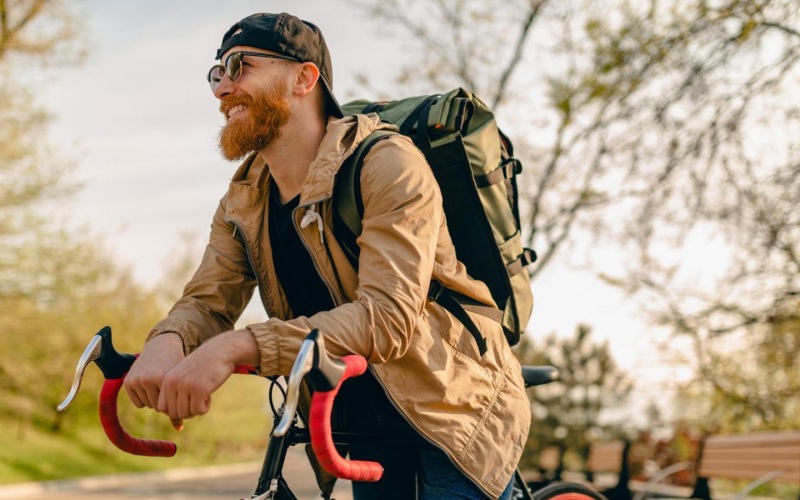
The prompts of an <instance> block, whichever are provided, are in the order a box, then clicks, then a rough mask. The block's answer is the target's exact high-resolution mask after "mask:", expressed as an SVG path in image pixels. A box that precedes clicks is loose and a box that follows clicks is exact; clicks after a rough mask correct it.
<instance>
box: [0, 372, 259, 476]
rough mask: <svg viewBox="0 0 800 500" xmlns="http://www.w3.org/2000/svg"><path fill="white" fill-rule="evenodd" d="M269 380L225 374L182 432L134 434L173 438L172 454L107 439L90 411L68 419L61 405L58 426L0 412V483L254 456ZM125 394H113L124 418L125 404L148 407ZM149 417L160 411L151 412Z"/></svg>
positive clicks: (129, 407)
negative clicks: (131, 448)
mask: <svg viewBox="0 0 800 500" xmlns="http://www.w3.org/2000/svg"><path fill="white" fill-rule="evenodd" d="M268 385H269V383H268V382H267V381H266V380H264V379H260V378H258V377H252V376H235V377H232V378H231V379H230V380H229V382H228V383H226V384H225V386H223V387H222V389H220V390H219V391H218V392H217V393H215V395H214V398H213V403H212V406H211V411H210V412H209V413H208V414H207V415H204V416H202V417H198V418H195V419H191V420H188V421H187V422H186V425H185V429H184V431H183V432H181V433H177V432H175V431H169V432H166V433H165V432H164V431H160V432H157V433H156V434H162V435H144V436H137V437H145V438H154V439H169V440H172V441H175V442H176V444H177V445H178V453H177V455H176V456H175V457H172V458H153V457H137V456H133V455H128V454H126V453H124V452H122V451H120V450H118V449H116V448H115V447H114V446H113V445H112V444H111V443H109V442H108V440H107V439H106V437H105V434H104V433H103V430H102V428H101V426H100V422H99V419H98V418H97V416H96V415H93V416H75V417H74V418H72V419H71V417H70V414H69V413H67V414H66V416H65V420H64V426H63V429H64V430H63V431H61V432H58V433H52V432H47V431H44V430H41V429H37V428H36V427H33V426H29V425H25V424H23V423H21V422H20V421H19V419H15V418H13V417H0V443H2V445H0V484H8V483H19V482H27V481H45V480H54V479H66V478H74V477H81V476H95V475H103V474H113V473H122V472H135V471H148V470H162V469H168V468H175V467H188V466H200V465H209V464H224V463H235V462H242V461H250V460H258V459H260V458H261V457H262V456H263V453H264V451H265V449H266V442H267V434H268V432H269V430H270V429H271V427H272V416H271V412H269V410H268V409H267V403H266V393H267V387H268ZM78 397H80V395H79V396H78ZM125 399H126V398H125V396H124V394H123V395H120V405H119V406H120V410H119V411H120V420H122V422H123V424H124V422H125V421H126V415H127V416H128V418H130V415H129V413H131V412H136V411H148V412H149V411H151V410H136V409H135V408H134V407H133V406H132V405H130V404H129V403H123V400H125ZM148 419H153V420H155V419H166V417H165V416H162V415H158V414H155V413H154V414H153V415H152V416H148ZM159 424H161V422H159ZM163 427H164V425H158V426H155V427H154V428H156V430H158V429H163ZM154 432H155V431H154Z"/></svg>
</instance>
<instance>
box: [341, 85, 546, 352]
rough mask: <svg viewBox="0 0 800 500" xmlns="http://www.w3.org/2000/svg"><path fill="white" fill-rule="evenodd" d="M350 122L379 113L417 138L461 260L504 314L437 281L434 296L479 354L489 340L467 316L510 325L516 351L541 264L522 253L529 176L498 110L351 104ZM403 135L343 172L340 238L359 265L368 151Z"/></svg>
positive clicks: (459, 95) (427, 101) (457, 93)
mask: <svg viewBox="0 0 800 500" xmlns="http://www.w3.org/2000/svg"><path fill="white" fill-rule="evenodd" d="M342 108H343V110H344V112H345V114H346V115H350V114H358V113H363V114H367V113H373V112H374V113H378V116H380V118H381V120H382V121H384V122H388V123H391V124H394V125H396V126H397V127H399V129H400V133H401V134H404V135H407V136H409V137H410V138H411V139H413V141H414V144H416V146H417V147H418V148H419V149H420V150H421V151H422V153H423V154H424V155H425V158H426V159H427V160H428V163H429V164H430V166H431V169H432V170H433V174H434V176H435V177H436V180H437V182H438V184H439V187H440V189H441V191H442V197H443V203H444V212H445V216H446V217H447V226H448V228H449V230H450V236H451V238H452V240H453V244H454V246H455V250H456V256H457V258H458V260H459V261H461V262H462V263H463V264H464V265H465V266H466V268H467V272H468V273H469V275H470V276H471V277H472V278H474V279H478V280H481V281H483V282H484V283H486V285H487V286H488V287H489V290H491V293H492V297H493V298H494V300H495V302H496V303H497V305H498V307H499V309H500V311H497V310H496V309H494V308H491V311H493V312H494V315H492V314H491V312H490V311H488V310H489V309H490V308H488V307H485V306H484V307H483V308H481V307H480V306H481V304H477V303H475V302H474V301H471V300H470V299H468V298H467V297H464V296H462V295H460V294H458V293H456V292H453V291H450V290H448V289H446V288H444V287H442V286H441V285H440V284H438V283H436V282H434V283H432V286H431V291H430V293H429V297H430V298H431V299H432V300H436V302H437V303H439V304H440V305H442V306H443V307H445V308H446V309H447V310H448V311H450V312H451V313H452V314H454V315H455V316H456V318H458V319H459V320H460V321H461V322H462V323H463V324H464V325H465V326H466V327H467V328H468V329H469V330H470V333H471V334H472V335H473V337H475V340H476V342H477V343H478V347H479V350H480V351H481V354H483V353H484V352H485V350H486V345H485V341H484V339H483V337H482V335H480V332H479V331H477V328H476V326H475V325H474V323H473V322H472V321H471V319H470V318H469V316H468V315H467V314H465V313H464V310H470V311H475V312H478V313H481V314H484V315H487V316H490V317H494V318H495V319H496V320H498V321H500V322H501V323H502V325H503V329H504V331H505V334H506V338H507V340H508V342H509V344H510V345H515V344H516V343H517V342H519V339H520V335H521V334H522V332H523V331H524V330H525V326H526V325H527V323H528V319H529V318H530V315H531V310H532V309H533V293H532V292H531V287H530V276H529V274H528V271H527V269H526V266H527V265H529V264H531V263H532V262H534V261H535V260H536V253H535V252H533V250H530V249H526V248H523V246H522V238H521V235H520V218H519V208H518V195H517V183H516V178H515V176H516V174H518V173H520V171H521V170H522V167H521V164H520V162H519V161H518V160H517V159H516V158H514V157H513V147H512V145H511V142H510V141H509V140H508V138H507V137H506V136H505V135H503V133H502V132H500V130H499V129H498V128H497V124H496V122H495V119H494V115H493V114H492V112H491V110H490V109H489V108H488V107H487V106H486V105H485V104H484V103H483V102H481V100H480V99H478V98H477V97H476V96H475V95H474V94H472V93H471V92H467V91H466V90H464V89H456V90H453V91H451V92H449V93H447V94H441V95H431V96H421V97H411V98H408V99H402V100H397V101H391V102H369V101H365V100H359V101H353V102H349V103H347V104H345V105H343V106H342ZM395 133H396V132H390V131H385V130H384V131H376V132H373V133H372V134H371V135H370V136H369V137H368V138H367V139H366V140H365V141H364V142H363V143H362V144H361V145H360V146H359V147H358V148H357V149H356V151H355V152H354V153H353V155H352V156H351V157H350V158H349V159H348V160H347V161H346V162H345V164H344V165H343V166H342V168H341V170H340V172H339V175H338V176H337V185H336V188H335V190H334V205H335V209H334V226H335V227H334V232H335V234H336V237H337V240H338V241H339V242H340V244H341V245H342V247H343V249H344V250H345V252H346V253H347V254H348V258H349V259H350V261H351V262H352V263H353V264H354V265H357V263H358V252H359V250H358V245H357V244H356V238H357V237H358V236H359V235H360V234H361V219H362V217H363V214H364V206H363V203H362V200H361V193H360V173H361V164H362V162H363V160H364V157H366V155H367V153H369V150H370V149H371V148H372V146H374V145H375V144H376V143H378V142H379V141H380V140H382V139H384V138H386V137H389V136H391V135H393V134H395Z"/></svg>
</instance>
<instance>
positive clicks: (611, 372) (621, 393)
mask: <svg viewBox="0 0 800 500" xmlns="http://www.w3.org/2000/svg"><path fill="white" fill-rule="evenodd" d="M517 356H518V358H519V359H520V360H521V362H522V363H524V364H544V365H552V366H555V367H556V368H558V370H559V375H560V376H559V381H558V382H555V383H551V384H548V385H545V386H541V387H537V388H535V389H531V392H532V393H533V394H532V397H531V401H532V405H531V407H532V410H533V422H532V424H531V432H530V433H529V435H528V442H527V444H526V448H527V449H528V450H529V452H528V453H526V456H527V457H528V459H530V458H532V457H534V456H536V455H537V454H538V452H539V451H541V450H542V449H543V448H544V447H546V446H553V445H555V446H559V447H560V448H561V449H562V450H565V452H566V454H568V455H571V456H572V457H573V459H574V460H576V462H577V463H575V464H573V469H574V470H579V469H581V468H582V467H583V462H584V461H585V460H586V458H587V456H588V450H589V446H590V444H591V442H592V441H594V440H611V439H614V438H619V437H623V436H624V432H625V431H623V429H624V427H623V426H622V425H620V424H615V423H612V422H610V421H608V419H607V418H604V415H603V412H604V411H608V410H613V409H616V408H619V407H620V406H621V405H623V404H624V403H625V401H626V400H627V398H628V396H629V394H630V392H631V390H632V389H633V383H632V381H631V380H630V379H629V378H628V377H627V375H626V374H625V373H624V372H622V371H621V370H620V369H619V368H618V367H617V364H616V362H615V361H614V359H613V357H612V355H611V352H610V350H609V348H608V344H607V343H595V342H593V341H592V339H591V328H590V327H588V326H586V325H581V326H579V327H578V328H577V329H576V332H575V336H574V337H571V338H560V337H558V336H557V335H555V334H552V335H550V336H548V337H547V338H545V339H544V340H543V342H542V344H541V345H537V344H535V343H532V342H530V341H529V340H528V338H527V337H525V338H524V340H523V342H522V343H521V344H520V347H519V349H518V350H517Z"/></svg>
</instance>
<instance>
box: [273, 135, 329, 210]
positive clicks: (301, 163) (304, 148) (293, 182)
mask: <svg viewBox="0 0 800 500" xmlns="http://www.w3.org/2000/svg"><path fill="white" fill-rule="evenodd" d="M325 128H326V123H325V122H323V121H321V120H307V121H305V122H301V121H300V120H290V121H289V122H288V123H286V125H284V126H283V128H282V129H281V135H280V137H278V138H277V139H276V140H275V141H274V142H273V143H272V144H270V145H269V146H267V147H266V148H264V149H262V150H261V151H260V154H261V156H263V158H264V160H265V161H266V163H267V165H269V171H270V175H271V176H272V179H273V180H274V181H275V185H276V186H277V188H278V191H279V192H280V199H281V203H286V202H288V201H289V200H291V199H293V198H294V197H295V196H297V195H298V194H300V189H301V188H302V186H303V182H304V181H305V179H306V176H307V175H308V169H309V167H310V166H311V162H312V161H314V158H316V156H317V149H319V144H320V142H322V137H323V136H324V135H325Z"/></svg>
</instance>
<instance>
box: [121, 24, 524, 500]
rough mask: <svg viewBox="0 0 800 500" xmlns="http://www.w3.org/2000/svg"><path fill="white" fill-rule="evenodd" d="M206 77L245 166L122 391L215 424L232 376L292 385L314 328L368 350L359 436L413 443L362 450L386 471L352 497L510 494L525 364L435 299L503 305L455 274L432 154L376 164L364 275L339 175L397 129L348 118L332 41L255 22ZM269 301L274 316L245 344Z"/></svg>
mask: <svg viewBox="0 0 800 500" xmlns="http://www.w3.org/2000/svg"><path fill="white" fill-rule="evenodd" d="M217 59H219V60H220V62H221V64H218V65H215V66H214V67H212V68H211V70H210V72H209V75H208V80H209V83H210V84H211V88H212V90H213V92H214V95H215V97H216V98H217V99H219V100H220V111H221V112H222V114H223V115H224V117H225V120H226V124H225V126H224V128H223V129H222V131H221V133H220V137H219V143H220V150H221V152H222V154H223V156H224V157H225V158H227V159H229V160H238V159H242V158H244V161H243V163H242V164H241V166H240V167H239V169H238V170H237V171H236V173H235V174H234V176H233V179H232V181H231V183H230V186H229V187H228V191H227V193H226V194H225V195H224V196H223V198H222V200H221V202H220V205H219V208H218V209H217V212H216V214H215V215H214V219H213V222H212V225H211V236H210V239H209V242H208V246H207V247H206V251H205V254H204V256H203V259H202V262H201V263H200V265H199V267H198V269H197V271H196V273H195V274H194V276H193V278H192V279H191V281H190V282H189V283H188V284H187V285H186V288H185V290H184V294H183V297H182V298H181V299H180V300H179V301H178V302H177V303H176V304H175V306H174V307H173V308H172V310H171V311H170V313H169V315H168V316H167V318H165V319H164V320H162V321H161V322H159V323H158V324H157V325H156V326H155V327H154V328H153V330H152V331H151V332H150V335H149V336H148V340H147V342H146V343H145V347H144V349H143V351H142V354H141V355H140V357H139V359H138V360H137V361H136V363H135V364H134V365H133V367H132V369H131V371H130V373H129V374H128V377H127V379H126V383H125V388H126V390H127V392H128V394H129V396H130V398H131V400H132V401H133V403H134V404H135V405H136V406H137V407H140V408H141V407H148V408H154V409H156V410H158V411H160V412H163V413H165V414H167V415H168V416H169V417H170V418H171V419H172V420H173V422H174V423H175V424H176V425H179V424H180V422H181V421H182V419H187V418H191V417H194V416H197V415H202V414H204V413H206V412H207V411H208V409H209V405H210V402H211V398H210V396H211V394H212V393H213V392H214V391H215V390H216V389H217V388H219V387H220V385H222V383H223V382H224V381H225V380H226V379H227V378H228V377H229V376H230V375H231V373H232V372H233V369H234V366H235V365H237V364H245V365H254V366H257V367H259V369H260V372H261V374H262V375H265V376H266V375H288V374H289V372H290V370H291V367H292V364H293V362H294V359H295V357H296V356H297V353H298V351H299V349H300V345H301V343H302V341H303V339H304V338H305V336H306V335H307V334H308V333H309V332H310V331H311V330H313V329H315V328H317V329H319V330H320V331H321V332H323V333H324V334H325V336H326V346H327V348H328V350H329V351H330V353H331V354H333V355H335V356H344V355H346V354H352V353H355V354H360V355H362V356H364V357H365V358H366V359H367V361H368V362H369V364H370V369H369V371H368V373H367V374H366V375H364V376H362V377H358V378H356V379H352V380H350V381H348V382H347V383H346V384H345V386H344V387H343V388H342V392H341V393H340V398H341V399H342V400H343V402H344V404H343V406H344V408H345V410H346V411H347V413H348V419H347V420H348V422H349V425H353V426H354V430H359V431H362V432H365V431H370V432H385V433H392V434H395V435H397V434H405V435H407V436H408V443H409V445H408V446H407V447H405V448H407V449H405V448H404V449H402V450H398V449H382V448H380V447H376V446H374V445H370V444H360V445H352V446H351V449H350V455H351V457H352V458H357V459H365V460H375V461H378V462H381V463H382V464H383V466H384V469H385V475H384V478H383V479H382V480H381V481H379V482H378V483H354V486H353V490H354V496H355V498H356V499H359V500H360V499H369V498H381V499H387V498H401V499H406V498H414V496H415V495H416V493H417V490H418V492H419V496H420V498H498V497H500V498H509V497H510V494H511V484H512V476H513V472H514V470H515V468H516V464H517V462H518V460H519V457H520V454H521V453H522V448H523V444H524V441H525V438H526V436H527V432H528V426H529V424H530V409H529V405H528V402H527V398H526V396H525V393H524V388H523V382H522V378H521V370H520V366H519V363H518V362H517V361H516V359H515V358H514V356H513V355H512V353H511V351H510V349H509V346H508V344H507V342H506V340H505V337H504V335H503V332H502V327H501V326H500V324H499V323H497V322H495V321H493V320H490V319H488V318H485V317H483V316H480V315H473V318H472V319H473V321H474V322H475V324H476V325H478V327H479V328H480V330H481V332H482V333H483V335H484V336H485V337H486V343H487V352H486V353H484V354H483V356H481V355H479V353H478V352H477V349H476V348H475V347H474V346H473V345H472V344H471V343H470V342H469V341H465V340H464V339H471V336H470V334H469V332H468V331H467V330H466V329H465V327H464V325H462V324H461V323H460V322H459V321H458V320H457V319H456V318H455V317H453V316H452V315H450V314H449V313H448V312H447V311H445V309H443V308H442V307H441V306H440V305H438V304H437V303H436V302H434V301H433V300H431V299H429V297H428V289H429V286H430V284H431V280H433V279H435V280H437V281H439V282H440V283H442V284H443V285H445V286H446V287H447V288H448V289H451V290H454V291H456V292H458V293H460V294H462V295H464V296H467V297H469V298H471V299H473V300H476V301H478V302H481V303H484V304H493V302H492V298H491V295H490V293H489V290H488V288H487V287H486V285H485V284H484V283H482V282H480V281H476V280H473V279H471V278H470V277H469V276H467V274H466V270H465V268H464V266H463V265H462V264H461V263H460V262H458V260H457V259H456V256H455V250H454V248H453V244H452V242H451V240H450V235H449V233H448V230H447V224H446V221H445V217H444V213H443V209H442V198H441V193H440V191H439V188H438V186H437V184H436V180H435V179H434V177H433V174H432V172H431V170H430V167H429V166H428V165H427V164H426V162H425V158H424V156H423V155H422V154H421V153H420V152H419V151H418V150H417V149H416V148H415V147H414V145H413V143H412V142H411V141H410V140H409V139H407V138H406V137H404V136H402V135H400V134H392V135H391V136H390V137H389V138H388V139H385V140H381V141H380V142H379V143H377V144H376V145H375V146H374V147H373V148H372V149H371V150H370V152H369V153H368V154H367V156H366V158H365V159H364V162H363V167H362V171H361V178H360V186H361V196H362V199H363V204H364V218H363V231H362V234H361V236H360V237H359V239H358V244H359V247H360V254H359V262H358V269H357V270H356V269H354V267H353V266H352V264H351V263H350V261H349V259H348V258H347V256H346V255H345V253H344V252H343V250H342V248H341V247H340V246H339V244H338V242H337V241H336V237H335V235H334V232H333V220H332V219H333V216H332V205H331V198H332V194H333V190H334V184H335V179H336V173H337V171H338V169H339V168H340V167H341V166H342V164H343V163H344V161H345V160H346V159H347V158H348V156H350V155H351V154H352V153H353V152H354V151H355V149H356V148H357V147H358V145H359V143H361V141H363V140H364V139H365V138H367V136H369V135H370V133H372V132H373V131H375V130H378V129H381V128H391V127H390V126H388V125H385V124H382V123H381V122H380V120H379V118H378V117H377V115H375V114H370V115H355V116H346V117H345V116H343V113H342V111H341V108H340V107H339V104H338V103H337V101H336V99H335V98H334V96H333V93H332V85H333V74H332V70H331V60H330V55H329V52H328V48H327V45H326V43H325V40H324V39H323V37H322V34H321V33H320V31H319V29H318V28H317V27H316V26H315V25H313V24H311V23H308V22H306V21H302V20H300V19H298V18H296V17H294V16H291V15H288V14H254V15H252V16H249V17H247V18H245V19H243V20H241V21H239V22H238V23H236V24H235V25H233V27H231V29H230V30H229V31H228V32H227V33H226V34H225V35H224V36H223V39H222V45H221V46H220V48H219V49H218V50H217ZM256 287H257V288H258V290H259V294H260V298H261V301H262V302H263V304H264V307H265V309H266V311H267V313H268V315H269V320H267V321H266V322H264V323H259V324H254V325H249V326H247V327H245V328H243V329H239V330H234V329H233V328H234V322H235V321H236V320H237V319H238V317H239V315H240V314H241V312H242V310H243V309H244V308H245V306H246V305H247V303H248V301H249V300H250V298H251V296H252V294H253V291H254V289H255V288H256Z"/></svg>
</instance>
